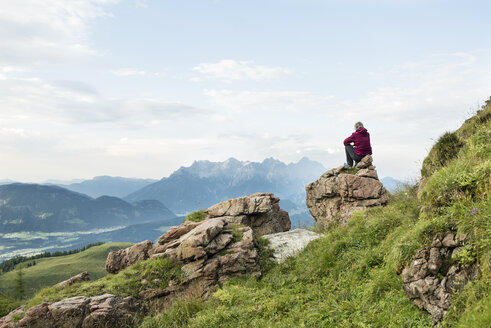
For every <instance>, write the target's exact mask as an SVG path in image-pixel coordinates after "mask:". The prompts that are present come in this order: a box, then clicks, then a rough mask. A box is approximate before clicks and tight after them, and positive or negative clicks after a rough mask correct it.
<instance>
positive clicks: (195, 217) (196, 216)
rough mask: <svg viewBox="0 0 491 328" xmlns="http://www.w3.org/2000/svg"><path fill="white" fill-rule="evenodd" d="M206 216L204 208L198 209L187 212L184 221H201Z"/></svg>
mask: <svg viewBox="0 0 491 328" xmlns="http://www.w3.org/2000/svg"><path fill="white" fill-rule="evenodd" d="M205 218H206V213H205V211H204V210H198V211H195V212H193V213H189V214H188V215H187V216H186V218H185V219H184V221H193V222H201V221H203V220H204V219H205Z"/></svg>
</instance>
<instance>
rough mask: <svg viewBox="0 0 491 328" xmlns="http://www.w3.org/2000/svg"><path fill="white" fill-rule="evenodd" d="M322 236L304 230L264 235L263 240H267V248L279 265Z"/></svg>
mask: <svg viewBox="0 0 491 328" xmlns="http://www.w3.org/2000/svg"><path fill="white" fill-rule="evenodd" d="M321 236H322V235H321V234H318V233H315V232H312V231H308V230H305V229H295V230H291V231H285V232H278V233H274V234H271V235H264V236H263V238H265V239H267V240H269V245H268V247H269V248H271V249H272V250H273V258H274V259H275V260H276V262H278V263H281V262H283V261H285V260H286V259H287V258H288V257H291V256H295V255H297V254H298V253H299V252H300V251H301V250H303V249H304V248H305V247H307V245H308V244H309V243H310V242H311V241H312V240H315V239H317V238H320V237H321Z"/></svg>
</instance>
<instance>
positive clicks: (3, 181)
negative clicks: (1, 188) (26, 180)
mask: <svg viewBox="0 0 491 328" xmlns="http://www.w3.org/2000/svg"><path fill="white" fill-rule="evenodd" d="M15 182H16V181H14V180H10V179H2V180H0V185H4V184H11V183H15Z"/></svg>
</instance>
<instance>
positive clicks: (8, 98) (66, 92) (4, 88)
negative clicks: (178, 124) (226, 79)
mask: <svg viewBox="0 0 491 328" xmlns="http://www.w3.org/2000/svg"><path fill="white" fill-rule="evenodd" d="M0 100H1V102H2V107H1V108H0V120H3V121H4V122H10V123H12V124H25V123H29V122H31V123H32V122H35V123H36V124H58V125H70V124H78V123H85V124H87V123H100V122H109V123H113V124H119V123H121V122H123V123H125V124H130V125H132V126H147V125H150V124H151V125H156V124H158V123H159V122H164V121H169V120H175V119H179V118H180V117H186V116H189V115H199V114H201V113H203V112H204V111H203V110H201V109H198V108H195V107H192V106H187V105H184V104H180V103H179V102H175V101H168V100H165V99H159V98H148V97H147V98H135V97H127V98H124V97H122V98H119V99H108V98H106V97H104V96H102V95H100V94H99V93H98V92H97V91H96V90H95V89H94V88H92V87H91V86H89V85H86V84H84V83H80V82H76V81H53V82H47V81H44V80H42V79H39V78H15V77H6V76H3V77H0Z"/></svg>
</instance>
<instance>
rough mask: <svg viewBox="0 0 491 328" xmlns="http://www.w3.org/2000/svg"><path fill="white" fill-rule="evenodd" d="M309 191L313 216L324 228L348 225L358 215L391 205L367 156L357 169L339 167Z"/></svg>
mask: <svg viewBox="0 0 491 328" xmlns="http://www.w3.org/2000/svg"><path fill="white" fill-rule="evenodd" d="M305 189H306V192H307V202H306V203H307V207H308V208H309V211H310V214H312V217H313V218H314V220H315V221H316V222H317V223H319V224H321V225H328V224H330V223H334V222H338V223H341V224H346V223H347V222H348V220H349V218H350V217H351V216H352V214H353V212H354V211H357V210H362V209H366V208H368V207H372V206H379V205H385V204H387V202H388V201H389V195H388V193H387V191H386V190H385V189H384V187H383V185H382V183H381V182H380V181H379V180H378V176H377V171H376V170H375V166H373V165H372V156H370V155H367V156H365V157H364V158H363V159H362V160H361V161H360V162H359V163H358V165H357V167H356V169H347V168H345V167H344V166H339V167H337V168H334V169H332V170H329V171H327V172H326V173H324V174H323V175H322V176H321V177H320V178H319V180H317V181H315V182H313V183H310V184H309V185H308V186H307V187H306V188H305Z"/></svg>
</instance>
